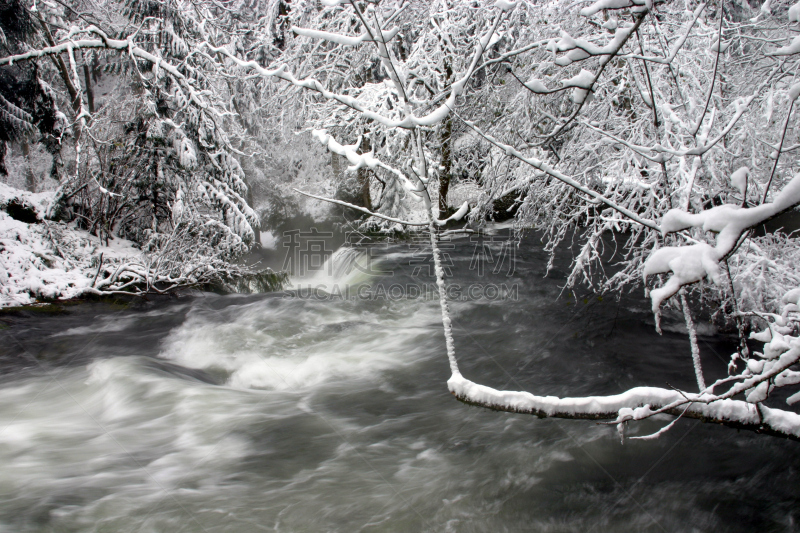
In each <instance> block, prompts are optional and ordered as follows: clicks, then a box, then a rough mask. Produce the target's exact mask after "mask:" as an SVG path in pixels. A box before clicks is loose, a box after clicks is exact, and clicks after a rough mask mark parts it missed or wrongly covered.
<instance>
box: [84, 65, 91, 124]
mask: <svg viewBox="0 0 800 533" xmlns="http://www.w3.org/2000/svg"><path fill="white" fill-rule="evenodd" d="M83 77H84V78H85V79H86V98H87V100H88V101H89V113H91V114H94V90H93V89H92V79H91V78H92V77H91V73H90V72H89V65H87V64H86V62H84V63H83Z"/></svg>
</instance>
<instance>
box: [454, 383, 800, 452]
mask: <svg viewBox="0 0 800 533" xmlns="http://www.w3.org/2000/svg"><path fill="white" fill-rule="evenodd" d="M447 386H448V389H449V390H450V392H451V393H452V394H453V395H454V396H455V397H456V398H458V399H459V400H461V401H462V402H465V403H469V404H473V405H479V406H481V407H487V408H489V409H493V410H496V411H508V412H511V413H520V414H530V415H535V416H538V417H540V418H546V417H555V418H574V419H588V420H608V419H613V420H615V422H616V423H625V422H628V421H636V420H644V419H645V418H650V417H651V416H653V415H654V414H660V413H666V414H671V415H675V416H680V415H682V414H683V416H684V417H687V418H698V419H702V420H704V421H706V422H716V423H721V424H726V425H729V426H732V427H738V428H741V429H749V430H754V431H759V432H761V433H768V434H772V435H777V436H783V437H789V438H792V439H795V440H800V415H798V414H796V413H793V412H791V411H784V410H781V409H771V408H769V407H765V406H759V407H756V406H754V405H752V404H750V403H747V402H745V401H742V400H731V399H727V398H726V399H716V398H714V397H708V396H706V395H700V394H693V393H689V392H682V391H677V390H671V389H663V388H658V387H635V388H633V389H630V390H627V391H625V392H623V393H622V394H617V395H613V396H586V397H578V398H559V397H557V396H535V395H533V394H531V393H529V392H524V391H506V390H497V389H493V388H491V387H487V386H485V385H479V384H477V383H474V382H472V381H470V380H468V379H466V378H464V377H463V376H461V374H453V376H452V377H451V378H450V379H449V380H448V381H447Z"/></svg>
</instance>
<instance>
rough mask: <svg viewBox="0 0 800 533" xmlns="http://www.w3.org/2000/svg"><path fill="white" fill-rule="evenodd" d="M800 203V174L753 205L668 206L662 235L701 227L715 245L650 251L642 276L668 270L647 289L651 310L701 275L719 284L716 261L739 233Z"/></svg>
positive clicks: (730, 247)
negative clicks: (713, 235)
mask: <svg viewBox="0 0 800 533" xmlns="http://www.w3.org/2000/svg"><path fill="white" fill-rule="evenodd" d="M798 203H800V174H797V175H795V177H794V178H792V180H791V181H790V182H789V183H788V184H787V185H786V186H785V187H784V188H783V190H782V191H781V192H780V193H779V194H778V195H777V197H776V198H775V201H774V202H772V203H768V204H762V205H759V206H757V207H751V208H744V207H741V206H739V205H734V204H725V205H720V206H717V207H714V208H711V209H707V210H705V211H702V212H700V213H697V214H692V213H687V212H686V211H684V210H681V209H671V210H670V211H668V212H667V214H666V215H664V218H663V219H662V221H661V232H662V233H663V234H664V235H666V234H668V233H674V232H677V231H680V230H684V229H688V228H701V229H702V230H703V231H711V232H714V233H716V234H717V237H716V246H711V245H709V244H706V243H698V244H695V245H692V246H681V247H675V246H665V247H663V248H659V249H658V250H656V251H654V252H653V253H652V254H651V255H650V257H649V258H648V259H647V261H646V262H645V265H644V271H643V274H644V277H645V280H646V279H647V276H649V275H652V274H661V273H667V272H672V275H671V276H670V278H669V280H668V281H667V283H665V284H664V286H663V287H660V288H658V289H653V290H652V291H650V297H651V300H652V303H653V312H654V313H656V316H658V310H659V308H660V306H661V303H662V302H663V301H664V300H666V299H667V298H670V297H671V296H673V295H674V294H675V293H677V292H678V291H679V290H680V288H681V287H683V286H685V285H689V284H692V283H696V282H698V281H700V280H702V279H703V278H705V277H708V278H709V279H711V280H712V281H713V282H714V283H720V281H721V279H720V275H721V270H720V265H719V263H720V261H722V260H723V259H724V258H725V257H726V256H727V255H728V254H730V253H731V252H732V251H733V250H734V247H735V246H736V242H737V241H738V240H739V237H740V236H741V235H742V233H743V232H744V231H745V230H747V229H749V228H751V227H753V226H755V225H756V224H760V223H762V222H764V221H766V220H768V219H770V218H772V217H774V216H776V215H778V214H780V213H782V212H783V211H786V210H787V209H790V208H792V207H794V206H795V205H797V204H798Z"/></svg>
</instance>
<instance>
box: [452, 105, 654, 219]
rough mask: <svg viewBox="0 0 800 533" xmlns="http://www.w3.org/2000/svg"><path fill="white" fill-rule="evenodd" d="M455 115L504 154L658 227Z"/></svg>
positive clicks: (623, 212) (631, 216)
mask: <svg viewBox="0 0 800 533" xmlns="http://www.w3.org/2000/svg"><path fill="white" fill-rule="evenodd" d="M456 116H457V117H458V118H459V119H460V120H461V121H462V122H463V123H464V124H466V125H467V126H469V127H470V128H472V130H474V131H475V132H476V133H477V134H478V135H480V136H481V137H483V138H484V139H486V140H487V141H489V142H490V143H491V144H493V145H494V146H496V147H498V148H500V149H501V150H503V152H505V154H506V155H507V156H509V157H514V158H516V159H518V160H520V161H522V162H523V163H525V164H526V165H529V166H531V167H533V168H535V169H537V170H540V171H542V172H544V173H546V174H547V175H549V176H551V177H553V178H555V179H557V180H559V181H561V182H563V183H566V184H567V185H569V186H570V187H572V188H574V189H577V190H579V191H581V192H582V193H584V194H586V195H588V196H590V197H591V198H593V199H595V200H597V201H599V202H601V203H603V204H605V205H607V206H608V207H610V208H611V209H613V210H614V211H617V212H618V213H620V214H622V215H624V216H626V217H627V218H628V219H630V220H631V221H632V222H636V223H638V224H641V225H642V226H645V227H648V228H650V229H653V230H656V231H658V230H659V229H660V228H659V226H658V225H657V224H656V223H655V222H653V221H652V220H648V219H645V218H642V217H640V216H639V215H638V214H636V213H634V212H633V211H631V210H630V209H628V208H626V207H623V206H621V205H619V204H617V203H616V202H614V201H613V200H610V199H608V198H606V197H605V196H603V195H602V194H600V193H599V192H597V191H595V190H593V189H590V188H589V187H586V186H585V185H582V184H581V183H579V182H578V181H576V180H575V179H574V178H571V177H569V176H567V175H566V174H563V173H561V172H559V171H558V170H556V169H554V168H553V167H551V166H550V165H548V164H547V163H545V162H544V161H542V160H541V159H537V158H535V157H525V156H524V155H523V154H522V153H521V152H520V151H519V150H517V149H516V148H514V147H513V146H511V145H509V144H505V143H502V142H500V141H498V140H497V139H495V138H494V137H492V136H491V135H489V134H488V133H485V132H483V131H482V130H481V129H480V128H478V127H477V126H476V125H475V124H474V123H473V122H470V121H469V120H465V119H463V118H461V117H460V116H459V115H458V114H456Z"/></svg>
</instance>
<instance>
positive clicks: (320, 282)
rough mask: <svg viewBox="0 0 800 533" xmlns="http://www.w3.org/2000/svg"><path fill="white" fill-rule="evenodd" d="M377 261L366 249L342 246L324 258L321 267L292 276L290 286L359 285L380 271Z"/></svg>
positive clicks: (328, 286)
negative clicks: (302, 274)
mask: <svg viewBox="0 0 800 533" xmlns="http://www.w3.org/2000/svg"><path fill="white" fill-rule="evenodd" d="M377 263H378V260H376V259H375V258H373V257H372V256H371V255H370V254H369V251H368V249H363V248H355V247H352V246H342V247H340V248H339V249H338V250H336V251H335V252H333V254H331V255H330V257H328V258H327V259H326V260H325V262H324V263H323V265H322V267H321V268H319V269H316V270H312V271H309V272H306V274H305V275H304V276H296V277H292V279H291V281H292V286H293V287H295V288H299V287H306V286H308V287H317V288H321V289H322V290H330V289H331V288H332V287H333V286H334V285H338V286H339V287H344V286H349V285H360V284H363V283H367V282H368V281H369V280H370V279H371V278H372V277H374V276H375V275H376V274H379V273H380V272H379V270H380V269H379V268H377Z"/></svg>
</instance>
